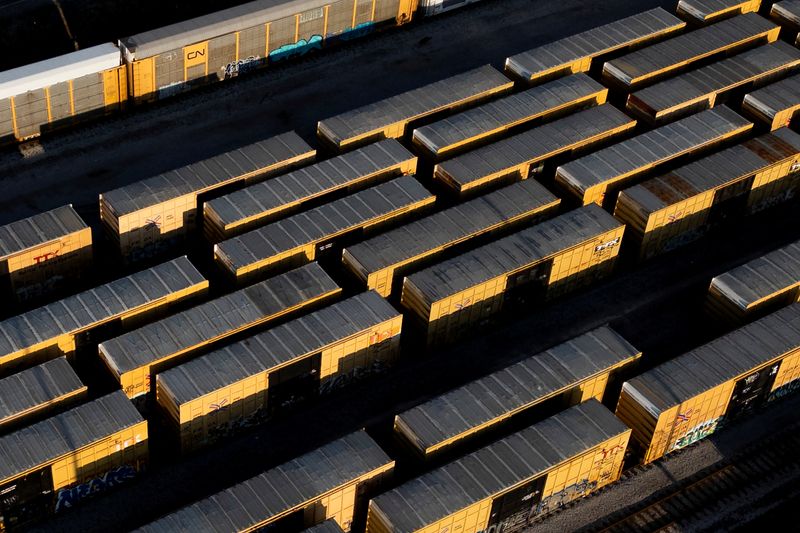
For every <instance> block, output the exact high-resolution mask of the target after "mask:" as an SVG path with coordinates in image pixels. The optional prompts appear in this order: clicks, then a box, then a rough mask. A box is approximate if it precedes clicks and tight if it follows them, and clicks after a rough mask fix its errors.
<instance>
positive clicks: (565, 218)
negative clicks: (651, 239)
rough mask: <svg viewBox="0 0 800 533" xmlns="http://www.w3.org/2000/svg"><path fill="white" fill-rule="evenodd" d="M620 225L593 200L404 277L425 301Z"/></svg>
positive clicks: (482, 280)
mask: <svg viewBox="0 0 800 533" xmlns="http://www.w3.org/2000/svg"><path fill="white" fill-rule="evenodd" d="M620 226H622V223H621V222H619V221H617V220H616V219H615V218H614V217H612V216H611V215H610V214H608V213H607V212H605V211H603V209H602V208H601V207H600V206H598V205H596V204H591V205H588V206H585V207H581V208H579V209H575V210H573V211H570V212H568V213H565V214H563V215H560V216H558V217H556V218H554V219H552V220H548V221H545V222H542V223H541V224H538V225H536V226H534V227H532V228H527V229H524V230H522V231H519V232H517V233H514V234H512V235H509V236H508V237H505V238H503V239H499V240H497V241H495V242H492V243H489V244H487V245H484V246H481V247H480V248H476V249H475V250H472V251H469V252H466V253H464V254H462V255H460V256H458V257H454V258H452V259H449V260H447V261H442V262H441V263H439V264H437V265H434V266H432V267H429V268H426V269H424V270H420V271H419V272H416V273H414V274H411V275H410V276H408V277H407V278H406V283H408V282H410V283H413V285H414V286H415V287H416V288H417V289H419V291H420V293H421V294H422V295H424V298H425V299H426V301H427V302H428V303H431V304H432V303H433V302H436V301H439V300H441V299H443V298H446V297H448V296H451V295H453V294H456V293H458V292H461V291H463V290H466V289H468V288H470V287H474V286H476V285H479V284H481V283H484V282H486V281H488V280H490V279H492V278H495V277H497V276H503V275H506V274H509V273H511V272H514V271H516V270H518V269H520V268H523V267H525V266H526V265H530V264H533V263H536V262H537V261H540V260H542V259H544V258H546V257H549V256H551V255H553V254H556V253H558V252H561V251H563V250H568V249H569V248H572V247H573V246H577V245H579V244H581V243H583V242H586V241H587V240H590V239H594V238H595V237H597V236H598V235H600V234H601V233H604V232H607V231H610V230H612V229H614V228H618V227H620Z"/></svg>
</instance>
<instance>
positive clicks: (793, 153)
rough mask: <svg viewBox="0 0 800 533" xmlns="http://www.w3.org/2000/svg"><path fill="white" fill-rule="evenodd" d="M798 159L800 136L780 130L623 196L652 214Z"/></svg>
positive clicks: (690, 165)
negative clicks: (778, 164) (792, 159)
mask: <svg viewBox="0 0 800 533" xmlns="http://www.w3.org/2000/svg"><path fill="white" fill-rule="evenodd" d="M798 156H800V135H798V134H797V133H795V132H793V131H792V130H790V129H788V128H781V129H779V130H775V131H774V132H772V133H767V134H765V135H761V136H759V137H756V138H755V139H751V140H749V141H745V142H743V143H742V144H737V145H736V146H731V147H730V148H726V149H724V150H722V151H719V152H716V153H714V154H711V155H709V156H707V157H704V158H702V159H699V160H697V161H695V162H693V163H689V164H688V165H685V166H683V167H680V168H677V169H675V170H673V171H672V172H668V173H666V174H664V175H662V176H658V177H655V178H651V179H648V180H647V181H645V182H644V183H640V184H638V185H634V186H633V187H630V188H628V189H625V190H623V191H622V194H623V195H625V196H627V197H628V198H630V199H631V200H632V201H633V202H634V203H636V204H637V206H638V207H639V210H640V211H641V212H642V213H645V214H650V213H653V212H655V211H658V210H660V209H664V208H665V207H667V206H669V205H672V204H675V203H677V202H680V201H682V200H686V199H687V198H691V197H692V196H696V195H698V194H701V193H703V192H705V191H710V190H713V189H716V188H717V187H722V186H723V185H725V184H726V183H729V182H731V181H734V180H738V179H743V178H746V177H747V176H751V175H753V174H756V173H757V172H761V171H764V170H766V169H767V168H769V167H771V166H773V165H775V164H776V163H780V162H781V161H785V160H786V159H790V158H792V157H798Z"/></svg>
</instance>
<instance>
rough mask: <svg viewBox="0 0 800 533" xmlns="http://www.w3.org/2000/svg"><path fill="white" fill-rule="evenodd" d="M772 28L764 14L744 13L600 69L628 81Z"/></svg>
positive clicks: (612, 62) (628, 56) (685, 61)
mask: <svg viewBox="0 0 800 533" xmlns="http://www.w3.org/2000/svg"><path fill="white" fill-rule="evenodd" d="M775 27H776V26H775V24H773V23H772V22H770V21H768V20H767V19H765V18H764V17H761V16H759V15H757V14H755V13H746V14H744V15H739V16H736V17H733V18H730V19H726V20H723V21H721V22H717V23H715V24H711V25H709V26H706V27H704V28H700V29H698V30H694V31H691V32H689V33H684V34H683V35H678V36H677V37H672V38H671V39H667V40H665V41H662V42H660V43H656V44H653V45H650V46H648V47H646V48H642V49H641V50H636V51H635V52H631V53H629V54H627V55H624V56H622V57H620V58H617V59H612V60H611V61H609V62H608V63H606V64H605V65H604V67H603V69H604V71H606V72H608V73H609V74H613V76H614V77H615V78H617V79H619V80H620V81H622V82H624V83H631V82H632V80H635V79H638V78H641V77H642V76H647V75H649V74H652V73H654V72H658V71H660V70H663V69H666V68H670V67H672V66H673V65H684V64H686V63H687V62H691V61H693V60H696V59H697V58H698V57H701V56H706V55H709V54H712V53H716V52H721V51H724V50H726V49H728V48H729V47H731V46H735V45H737V44H739V43H741V42H742V41H745V40H749V39H753V38H755V37H757V36H759V35H762V34H765V33H767V32H769V31H770V30H772V29H773V28H775Z"/></svg>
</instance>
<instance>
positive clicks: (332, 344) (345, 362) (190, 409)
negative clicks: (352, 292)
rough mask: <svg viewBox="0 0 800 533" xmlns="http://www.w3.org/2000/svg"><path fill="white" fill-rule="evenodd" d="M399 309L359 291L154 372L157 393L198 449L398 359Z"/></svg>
mask: <svg viewBox="0 0 800 533" xmlns="http://www.w3.org/2000/svg"><path fill="white" fill-rule="evenodd" d="M402 323H403V315H401V314H400V313H398V312H397V311H396V310H395V309H394V308H393V307H392V306H391V305H389V303H388V302H387V301H386V300H384V299H383V298H381V297H380V296H378V295H377V294H376V293H375V292H366V293H361V294H359V295H357V296H353V297H351V298H348V299H347V300H343V301H341V302H338V303H335V304H333V305H331V306H329V307H326V308H323V309H321V310H319V311H315V312H313V313H310V314H308V315H305V316H303V317H300V318H297V319H295V320H292V321H290V322H287V323H285V324H282V325H280V326H277V327H275V328H272V329H270V330H267V331H265V332H263V333H259V334H257V335H254V336H251V337H249V338H247V339H244V340H242V341H239V342H236V343H234V344H231V345H229V346H226V347H224V348H221V349H219V350H216V351H213V352H211V353H209V354H206V355H203V356H201V357H198V358H197V359H194V360H193V361H189V362H187V363H184V364H182V365H179V366H177V367H175V368H173V369H171V370H167V371H166V372H163V373H161V374H158V375H157V376H156V399H157V401H158V404H159V405H160V406H161V407H162V408H163V409H164V412H166V413H167V414H168V417H169V421H170V423H171V424H172V425H173V426H174V428H175V429H176V433H178V434H179V435H180V443H181V449H182V450H184V451H187V450H192V449H196V448H199V447H202V446H204V445H205V444H207V443H209V442H213V441H214V440H216V439H217V438H218V437H219V436H222V435H224V434H225V433H227V432H230V431H233V430H235V428H237V427H240V426H242V425H245V424H249V423H255V422H258V421H259V420H263V419H265V418H268V417H269V416H270V415H272V414H273V413H276V412H280V410H281V409H282V408H285V407H286V406H289V405H291V404H293V403H295V402H298V401H301V400H303V399H306V398H310V397H314V396H317V395H320V394H326V393H328V392H330V391H332V390H335V389H337V388H340V387H342V386H345V385H346V384H347V383H349V382H350V381H353V380H355V379H358V378H360V377H362V376H365V375H368V374H371V373H376V372H382V371H384V370H385V369H386V368H387V367H388V366H389V365H391V364H392V363H394V361H395V360H396V359H397V357H398V354H399V349H400V331H401V328H402Z"/></svg>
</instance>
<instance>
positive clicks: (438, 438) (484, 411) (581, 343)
mask: <svg viewBox="0 0 800 533" xmlns="http://www.w3.org/2000/svg"><path fill="white" fill-rule="evenodd" d="M640 353H641V352H639V350H637V349H636V348H634V347H633V346H632V345H631V344H630V343H629V342H628V341H626V340H625V339H624V338H622V337H621V336H620V335H619V334H617V333H616V332H615V331H614V330H612V329H611V328H608V327H605V326H604V327H600V328H597V329H595V330H592V331H589V332H587V333H584V334H583V335H580V336H578V337H575V338H573V339H570V340H568V341H567V342H564V343H562V344H559V345H558V346H554V347H552V348H550V349H548V350H545V351H543V352H541V353H538V354H536V355H533V356H531V357H528V358H527V359H524V360H523V361H520V362H519V363H516V364H513V365H510V366H507V367H506V368H503V369H502V370H498V371H497V372H494V373H492V374H489V375H488V376H485V377H482V378H480V379H477V380H475V381H473V382H471V383H468V384H466V385H464V386H463V387H459V388H457V389H453V390H451V391H449V392H446V393H445V394H442V395H441V396H437V397H436V398H433V399H432V400H429V401H427V402H425V403H423V404H420V405H418V406H417V407H414V408H412V409H409V410H408V411H405V412H403V413H400V414H399V415H397V419H399V420H400V421H402V424H403V425H404V426H405V428H407V429H408V430H409V432H410V433H411V434H413V435H414V436H415V437H416V438H417V439H418V444H419V445H420V446H421V447H422V448H423V449H425V448H430V447H432V446H435V445H437V444H440V443H442V442H444V441H447V440H449V439H452V438H453V437H456V436H458V435H463V434H465V433H469V432H471V431H474V430H475V429H476V428H478V427H479V426H481V425H483V424H487V423H491V421H493V420H497V419H500V418H503V417H506V416H508V415H510V414H511V413H512V412H514V411H516V410H518V409H522V408H524V407H526V406H530V405H533V404H535V403H537V402H539V401H542V399H544V398H546V397H547V396H549V395H552V394H555V393H556V392H558V391H560V390H562V389H565V388H567V387H573V386H575V385H577V384H578V383H580V382H581V381H584V380H586V379H589V378H590V377H592V376H595V375H597V374H600V373H602V372H608V371H609V370H610V369H611V368H613V367H616V366H618V365H620V364H622V363H624V362H625V361H628V360H631V359H634V358H636V357H637V356H638V355H639V354H640Z"/></svg>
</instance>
